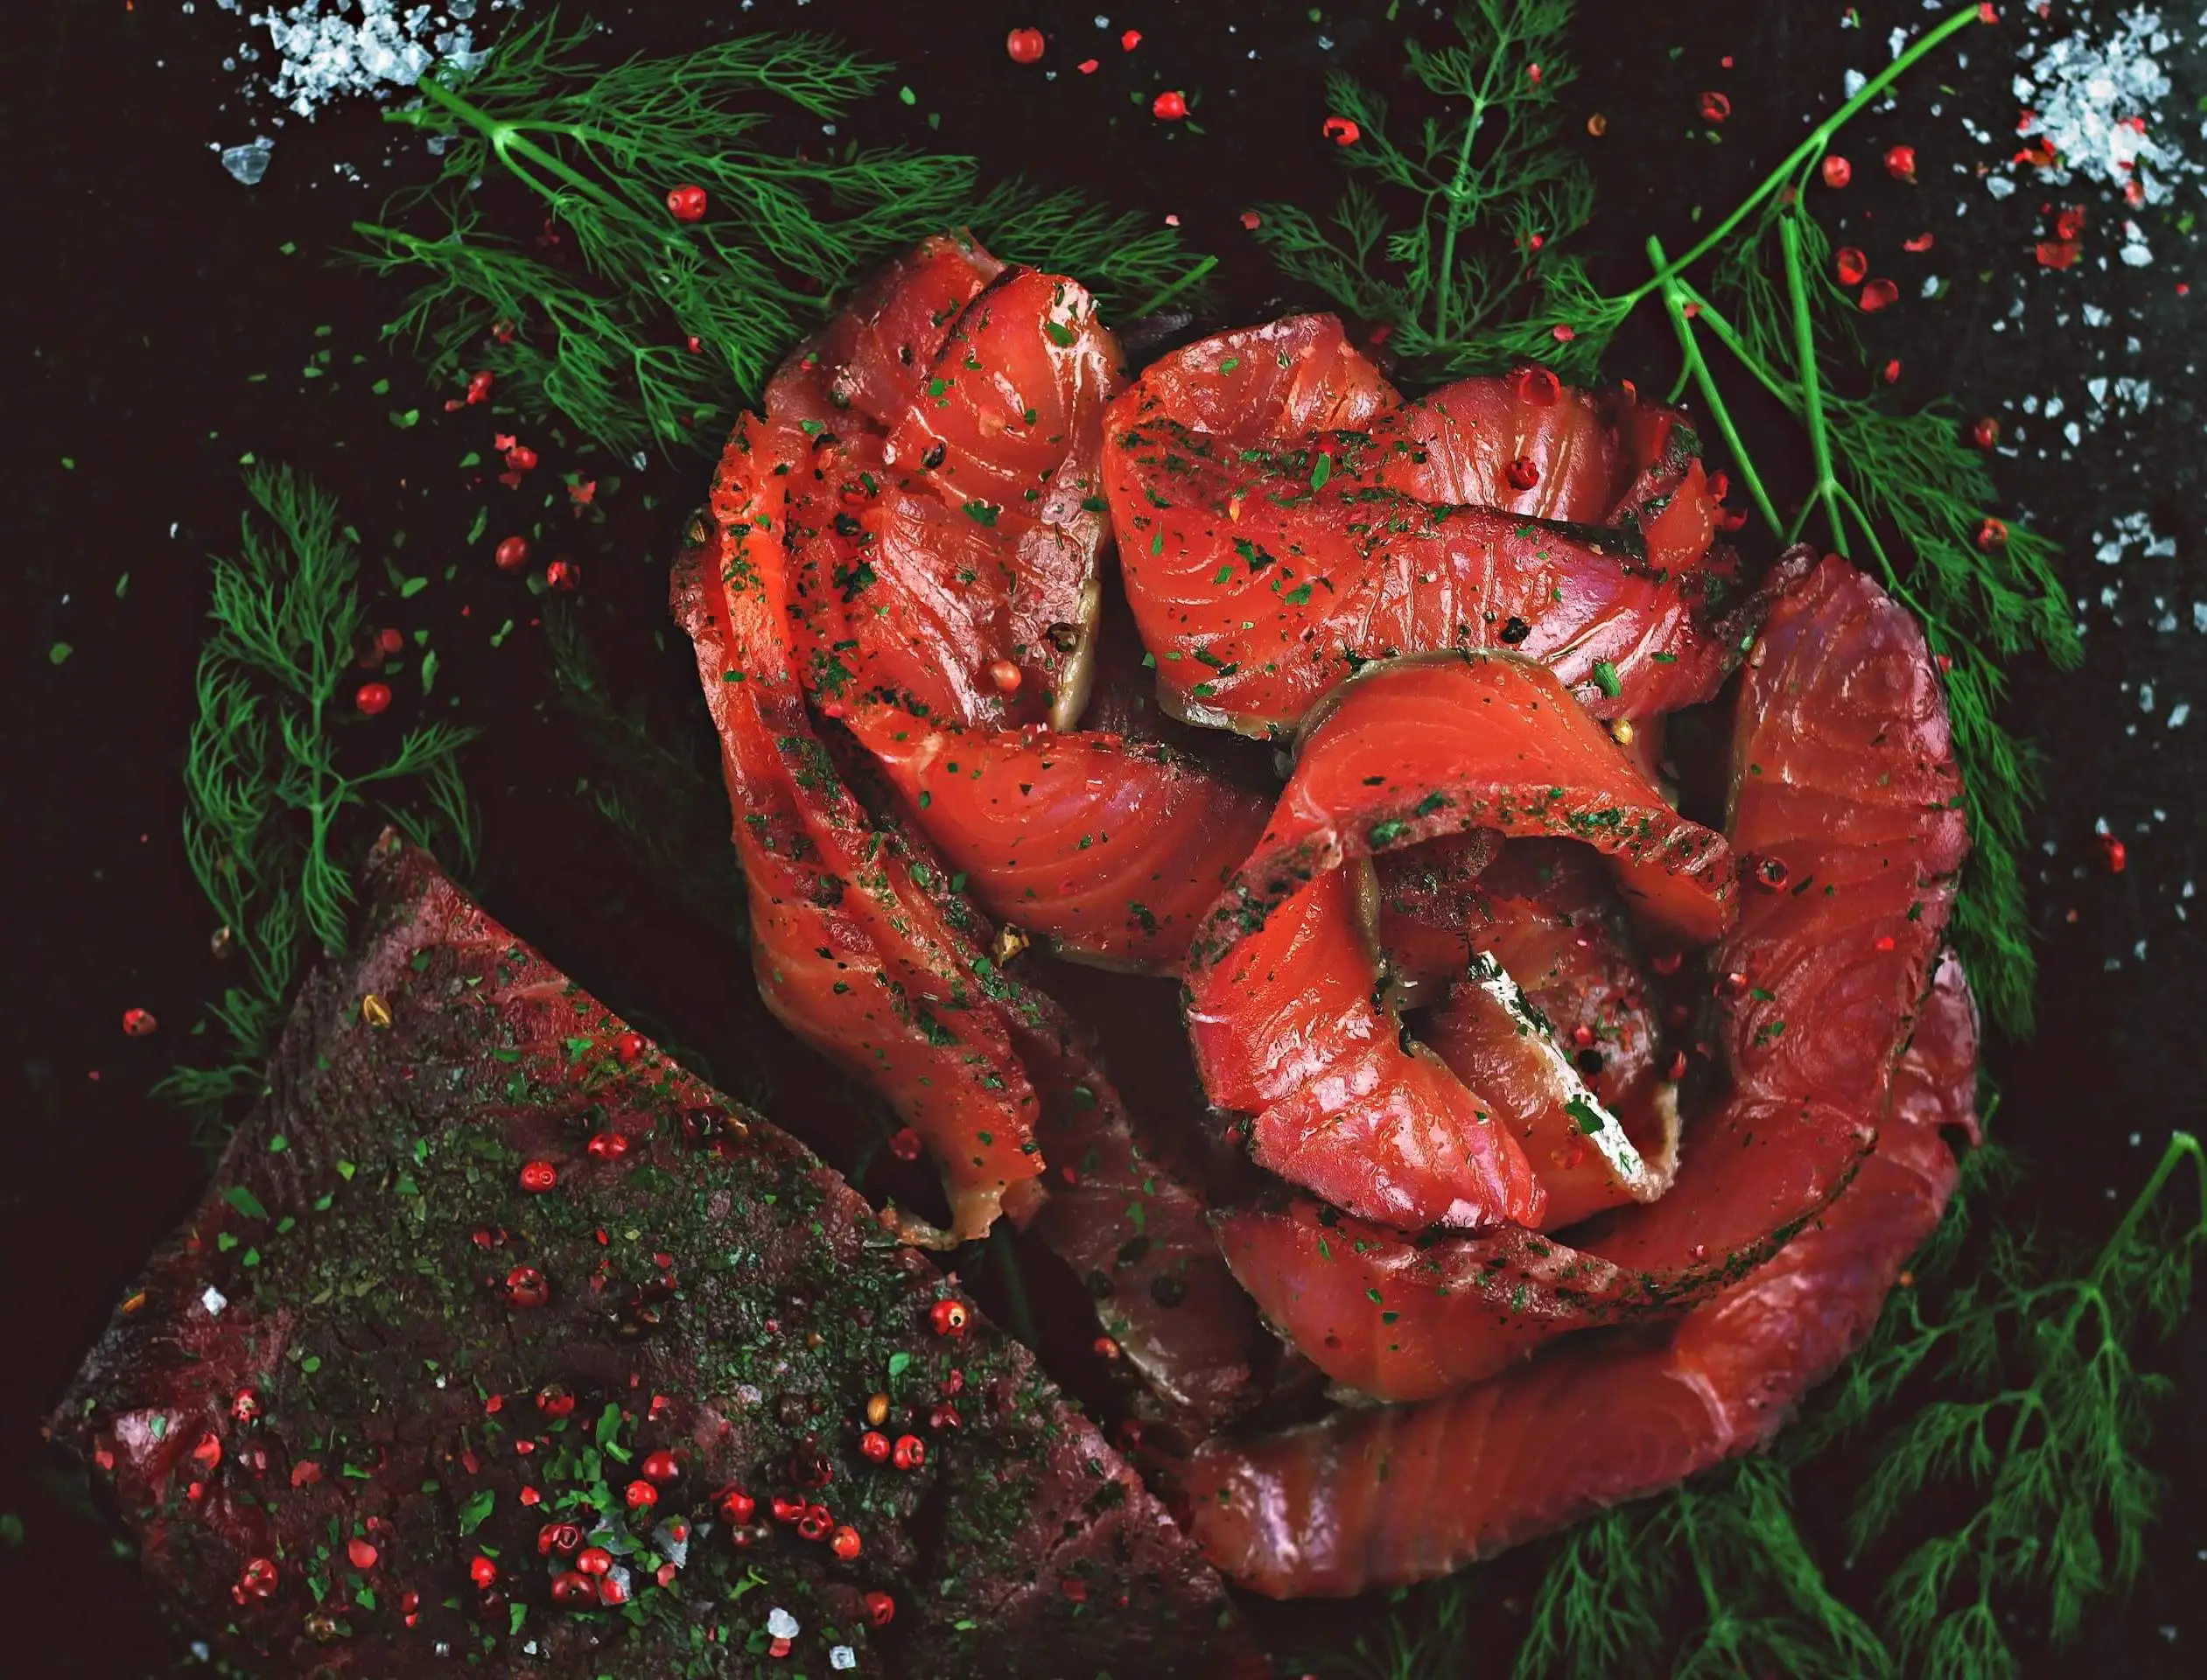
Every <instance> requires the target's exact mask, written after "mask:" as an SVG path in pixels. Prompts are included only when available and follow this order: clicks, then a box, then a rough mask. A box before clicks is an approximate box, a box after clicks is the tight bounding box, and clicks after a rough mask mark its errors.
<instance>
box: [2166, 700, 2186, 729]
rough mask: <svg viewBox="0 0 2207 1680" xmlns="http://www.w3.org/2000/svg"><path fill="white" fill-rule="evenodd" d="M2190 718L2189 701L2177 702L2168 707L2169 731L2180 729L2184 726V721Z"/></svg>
mask: <svg viewBox="0 0 2207 1680" xmlns="http://www.w3.org/2000/svg"><path fill="white" fill-rule="evenodd" d="M2190 717H2191V702H2190V701H2189V700H2179V701H2178V702H2177V703H2176V704H2175V705H2173V706H2171V707H2169V709H2168V726H2169V728H2171V729H2182V727H2183V726H2184V724H2185V722H2186V720H2187V719H2189V718H2190Z"/></svg>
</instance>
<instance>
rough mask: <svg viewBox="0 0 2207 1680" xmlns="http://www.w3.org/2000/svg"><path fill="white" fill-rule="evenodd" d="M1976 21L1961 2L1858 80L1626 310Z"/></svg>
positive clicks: (1626, 300)
mask: <svg viewBox="0 0 2207 1680" xmlns="http://www.w3.org/2000/svg"><path fill="white" fill-rule="evenodd" d="M1976 21H1977V7H1976V5H1975V4H1970V5H1967V6H1965V7H1963V8H1962V10H1961V11H1957V12H1954V13H1952V14H1951V15H1950V16H1949V17H1947V18H1946V19H1945V20H1944V22H1942V23H1941V24H1939V25H1938V26H1937V28H1935V29H1933V30H1932V31H1930V33H1929V34H1927V35H1925V36H1924V37H1923V38H1922V39H1921V40H1919V41H1917V42H1916V43H1915V44H1914V45H1911V46H1910V47H1909V49H1908V51H1907V52H1903V53H1902V54H1901V56H1900V57H1899V58H1897V59H1894V60H1893V62H1892V63H1890V64H1888V65H1887V66H1885V68H1884V69H1882V70H1881V71H1879V72H1878V73H1877V74H1875V75H1874V76H1872V77H1871V78H1870V79H1869V80H1868V81H1866V82H1864V83H1863V84H1862V86H1861V87H1860V88H1859V89H1857V90H1856V92H1855V95H1854V97H1853V98H1852V99H1850V100H1848V101H1847V102H1846V104H1844V105H1842V106H1840V107H1839V109H1838V110H1836V111H1834V112H1832V115H1831V116H1827V117H1825V119H1824V121H1823V122H1821V123H1818V124H1817V125H1816V127H1814V128H1813V129H1811V130H1809V132H1808V137H1806V138H1805V139H1804V140H1803V141H1802V142H1801V144H1799V145H1797V146H1796V147H1794V148H1793V150H1792V151H1790V152H1789V153H1788V154H1787V155H1786V159H1785V161H1784V162H1783V163H1782V164H1780V165H1778V166H1777V167H1776V169H1774V170H1772V171H1771V172H1769V174H1768V175H1766V176H1765V177H1763V179H1762V185H1761V186H1757V187H1756V188H1755V191H1754V192H1752V193H1748V196H1747V197H1746V198H1744V199H1742V200H1740V203H1739V205H1738V207H1736V208H1734V210H1733V212H1732V214H1730V215H1728V216H1727V217H1726V218H1725V219H1724V220H1723V221H1720V222H1719V223H1718V224H1717V225H1716V226H1715V227H1714V228H1712V229H1711V230H1710V231H1709V232H1708V233H1707V234H1706V235H1704V236H1703V237H1702V238H1701V239H1700V240H1699V241H1698V242H1696V243H1695V244H1694V245H1693V247H1692V248H1691V249H1690V250H1688V251H1687V252H1686V254H1685V255H1684V256H1682V257H1680V258H1678V261H1676V262H1672V263H1671V264H1669V265H1668V266H1667V267H1665V268H1664V269H1661V270H1660V271H1658V272H1657V274H1655V275H1654V276H1651V277H1650V278H1649V279H1647V280H1644V281H1643V282H1642V283H1640V284H1639V285H1637V286H1635V287H1634V288H1633V289H1632V290H1630V291H1629V292H1627V293H1625V295H1624V296H1623V297H1622V298H1620V299H1618V301H1619V302H1620V303H1622V304H1623V305H1624V306H1625V307H1626V308H1627V309H1629V308H1631V307H1632V305H1633V304H1636V303H1638V302H1639V301H1640V300H1641V299H1642V298H1643V297H1646V296H1648V294H1649V293H1650V292H1652V291H1653V290H1656V288H1657V287H1658V286H1660V285H1661V284H1662V283H1664V281H1665V280H1667V279H1669V278H1671V276H1673V275H1676V274H1680V273H1683V272H1684V271H1685V269H1690V268H1692V266H1693V265H1694V264H1695V263H1696V262H1699V261H1700V260H1701V259H1702V258H1703V257H1705V256H1706V255H1708V254H1709V253H1710V252H1711V251H1713V250H1714V249H1716V248H1717V247H1718V246H1720V245H1721V244H1723V243H1724V242H1725V240H1726V239H1727V237H1728V236H1729V235H1730V234H1731V232H1732V230H1733V229H1734V228H1737V227H1738V226H1739V225H1740V224H1741V222H1742V221H1746V220H1747V219H1748V215H1749V214H1751V213H1752V212H1753V211H1754V209H1755V206H1757V205H1759V204H1761V203H1762V200H1765V199H1767V198H1769V196H1770V194H1771V193H1775V192H1776V190H1777V189H1778V186H1779V185H1780V184H1781V183H1782V182H1783V181H1784V179H1786V177H1787V176H1789V175H1790V174H1792V173H1793V172H1794V171H1795V170H1797V169H1798V168H1801V167H1802V166H1803V165H1806V164H1807V163H1808V162H1809V161H1810V160H1811V158H1816V157H1818V155H1820V154H1821V153H1822V152H1823V151H1824V149H1825V147H1826V146H1828V145H1829V144H1831V143H1832V136H1834V135H1836V134H1837V133H1838V132H1839V130H1841V129H1843V128H1845V127H1846V125H1847V124H1848V123H1851V122H1853V120H1854V118H1855V116H1857V115H1858V114H1860V111H1861V110H1862V109H1863V108H1864V107H1865V106H1867V105H1868V104H1869V103H1870V102H1871V101H1873V100H1874V99H1875V98H1877V96H1878V95H1880V94H1882V93H1883V92H1884V91H1885V90H1886V89H1887V88H1889V87H1891V86H1892V85H1893V83H1894V82H1895V81H1898V80H1899V79H1900V77H1901V75H1902V73H1904V72H1906V71H1907V70H1908V69H1909V66H1912V65H1913V64H1915V62H1916V60H1917V59H1920V58H1922V57H1923V55H1924V54H1925V53H1927V52H1931V51H1932V50H1934V49H1935V48H1937V46H1939V45H1941V44H1942V43H1944V41H1945V40H1946V39H1947V38H1948V37H1949V36H1951V35H1955V34H1958V33H1959V32H1960V31H1963V30H1965V29H1967V28H1968V27H1969V26H1970V25H1972V23H1975V22H1976Z"/></svg>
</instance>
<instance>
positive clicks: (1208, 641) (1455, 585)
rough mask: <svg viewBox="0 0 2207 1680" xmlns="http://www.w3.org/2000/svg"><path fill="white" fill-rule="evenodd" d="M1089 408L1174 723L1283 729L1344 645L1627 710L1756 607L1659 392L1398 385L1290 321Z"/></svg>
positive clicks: (1685, 699)
mask: <svg viewBox="0 0 2207 1680" xmlns="http://www.w3.org/2000/svg"><path fill="white" fill-rule="evenodd" d="M1105 425H1106V436H1105V440H1104V451H1103V476H1104V480H1105V484H1106V493H1107V494H1108V496H1109V498H1110V501H1111V516H1112V522H1113V528H1114V530H1115V532H1116V534H1117V536H1118V546H1119V554H1120V563H1121V568H1122V570H1123V573H1124V575H1125V580H1126V587H1127V593H1128V598H1129V600H1130V601H1131V603H1132V606H1133V608H1134V613H1135V618H1136V621H1137V622H1138V624H1139V626H1140V627H1141V632H1142V637H1143V640H1144V641H1145V642H1146V644H1147V646H1148V647H1149V648H1150V651H1151V652H1152V653H1153V655H1156V657H1157V660H1158V678H1159V684H1160V697H1161V698H1162V699H1163V701H1164V702H1165V704H1167V706H1169V707H1170V708H1171V709H1172V710H1174V712H1175V713H1176V714H1177V715H1179V716H1181V717H1184V718H1188V719H1189V720H1191V721H1195V722H1201V723H1205V724H1210V725H1222V726H1225V727H1230V728H1233V729H1236V730H1239V731H1241V732H1244V733H1249V734H1259V735H1262V734H1266V733H1270V734H1272V735H1282V734H1286V733H1289V732H1293V729H1294V728H1295V726H1296V725H1298V724H1299V723H1300V721H1301V719H1302V718H1303V715H1304V714H1305V713H1306V712H1307V711H1308V710H1309V708H1310V707H1311V706H1312V705H1313V704H1314V703H1315V702H1316V701H1317V700H1318V699H1319V698H1320V697H1321V696H1323V695H1324V694H1325V693H1326V692H1327V691H1328V690H1330V689H1332V688H1333V687H1334V686H1335V684H1336V683H1339V682H1340V681H1341V679H1342V677H1344V676H1348V675H1349V673H1350V672H1351V671H1352V670H1354V669H1356V666H1357V665H1358V664H1360V663H1361V662H1363V661H1365V660H1369V659H1374V658H1382V657H1386V656H1389V655H1398V654H1406V653H1422V652H1432V651H1437V650H1440V649H1443V648H1514V649H1515V650H1516V651H1517V652H1519V653H1521V654H1524V655H1527V656H1529V657H1532V658H1536V659H1538V660H1540V661H1542V662H1545V663H1547V664H1550V665H1552V666H1554V667H1555V668H1556V669H1557V670H1558V671H1559V674H1560V675H1561V676H1563V679H1564V681H1565V682H1566V683H1567V684H1568V685H1570V686H1571V687H1572V688H1573V690H1574V691H1575V692H1577V693H1578V694H1579V696H1580V699H1581V700H1582V702H1583V703H1585V704H1587V705H1588V706H1590V707H1591V708H1593V709H1594V710H1595V711H1597V712H1599V713H1600V714H1601V716H1604V717H1616V718H1647V717H1650V716H1652V715H1654V714H1656V713H1658V712H1661V711H1667V710H1670V709H1671V708H1673V707H1677V706H1680V705H1686V704H1694V703H1696V702H1699V701H1702V700H1706V699H1707V698H1708V697H1710V696H1711V695H1712V694H1713V693H1714V692H1715V690H1716V687H1717V685H1718V684H1719V683H1720V682H1721V681H1722V680H1723V677H1724V676H1725V674H1726V673H1727V671H1728V670H1729V669H1731V665H1732V662H1733V660H1734V657H1735V655H1736V652H1737V649H1738V648H1739V646H1740V642H1741V634H1742V632H1743V631H1745V630H1747V629H1749V628H1751V627H1752V626H1753V624H1754V622H1755V621H1756V620H1757V619H1758V618H1759V615H1760V612H1761V610H1762V606H1763V605H1764V604H1765V597H1763V596H1762V595H1755V596H1750V597H1746V598H1735V597H1737V595H1738V591H1736V590H1735V589H1734V586H1733V584H1731V582H1730V580H1729V573H1730V571H1731V570H1732V565H1731V561H1730V558H1729V556H1728V555H1727V554H1725V553H1723V552H1721V551H1720V550H1719V549H1713V548H1712V545H1711V536H1712V532H1713V519H1714V514H1715V505H1714V500H1713V497H1712V496H1711V495H1710V493H1709V492H1708V487H1707V485H1706V480H1705V479H1704V478H1703V476H1702V473H1701V468H1700V465H1699V458H1698V446H1697V444H1695V442H1694V440H1693V437H1692V431H1691V430H1690V429H1689V428H1687V427H1685V425H1684V424H1683V422H1682V419H1681V417H1680V416H1678V415H1677V413H1676V411H1675V410H1670V409H1655V408H1653V407H1651V406H1650V405H1646V404H1643V403H1641V402H1639V401H1638V399H1637V398H1636V397H1632V396H1629V395H1622V394H1620V395H1612V396H1608V397H1601V398H1596V397H1594V396H1591V395H1587V394H1584V393H1578V392H1569V391H1566V390H1565V389H1564V388H1561V387H1560V386H1559V385H1558V384H1557V383H1556V381H1554V380H1553V378H1552V377H1551V376H1549V375H1547V374H1545V373H1544V372H1542V371H1541V370H1538V369H1525V370H1521V372H1520V374H1518V375H1513V376H1511V377H1510V378H1508V379H1503V380H1476V381H1463V382H1461V384H1459V385H1456V386H1451V387H1448V388H1447V389H1445V390H1443V391H1440V392H1437V393H1435V394H1433V395H1431V396H1429V397H1426V398H1422V399H1419V401H1417V402H1412V403H1407V404H1404V403H1402V402H1400V399H1399V397H1398V395H1397V394H1396V393H1395V392H1393V391H1392V389H1391V388H1388V387H1387V386H1386V385H1385V383H1384V381H1382V380H1380V379H1379V377H1378V375H1377V372H1376V370H1371V369H1370V364H1369V363H1367V362H1364V361H1363V358H1362V357H1360V356H1356V353H1355V352H1354V351H1353V350H1349V348H1348V347H1347V346H1346V345H1345V344H1343V342H1342V339H1341V338H1340V330H1339V324H1338V323H1337V322H1334V321H1332V320H1331V319H1330V318H1325V317H1308V316H1304V317H1291V318H1288V319H1286V320H1284V321H1279V322H1275V323H1272V325H1271V326H1270V327H1266V328H1254V329H1250V330H1248V331H1246V332H1237V333H1226V334H1221V335H1218V336H1217V337H1215V338H1212V339H1205V340H1203V341H1202V342H1201V343H1199V344H1196V345H1191V346H1188V347H1187V348H1186V349H1183V350H1181V351H1179V352H1176V353H1174V354H1173V355H1171V356H1168V357H1167V358H1165V359H1164V360H1162V361H1160V363H1158V364H1157V365H1156V366H1154V367H1152V368H1150V369H1147V370H1146V371H1145V373H1144V374H1143V375H1142V377H1141V378H1140V379H1139V380H1137V381H1135V382H1134V383H1133V384H1132V386H1130V387H1129V388H1127V389H1126V390H1125V392H1124V393H1122V394H1121V395H1120V396H1119V397H1118V399H1117V400H1116V401H1115V402H1113V404H1112V406H1111V412H1110V414H1109V416H1107V419H1106V423H1105ZM1544 486H1545V487H1544Z"/></svg>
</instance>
